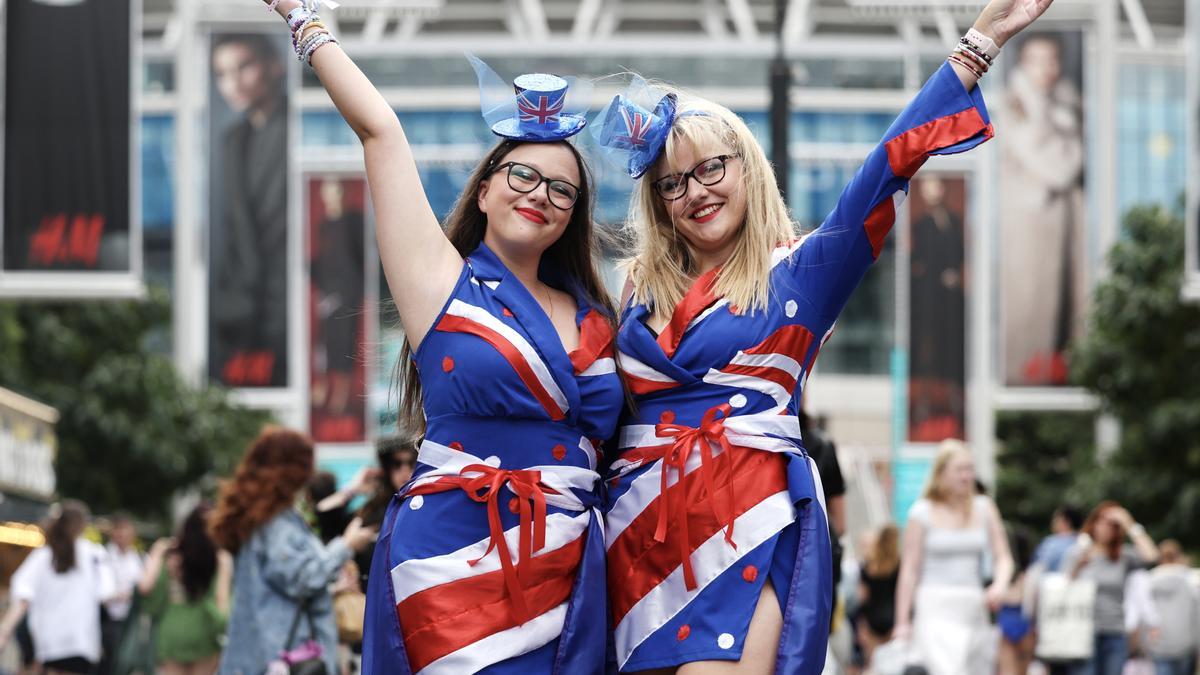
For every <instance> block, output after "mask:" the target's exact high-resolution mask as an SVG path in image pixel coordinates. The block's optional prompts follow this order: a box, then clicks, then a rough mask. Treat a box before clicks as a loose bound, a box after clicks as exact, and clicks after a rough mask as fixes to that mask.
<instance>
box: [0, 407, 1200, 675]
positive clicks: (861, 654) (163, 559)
mask: <svg viewBox="0 0 1200 675" xmlns="http://www.w3.org/2000/svg"><path fill="white" fill-rule="evenodd" d="M803 422H804V426H803V428H804V435H805V439H806V445H807V446H808V449H809V451H810V454H811V455H812V456H813V458H814V460H815V461H816V462H817V464H818V466H819V468H820V471H821V474H822V477H823V488H824V490H825V499H826V504H827V509H828V511H829V514H830V518H829V520H830V527H831V530H832V531H833V532H832V533H833V535H834V536H835V540H836V539H837V538H841V537H843V535H845V530H844V528H845V516H844V506H843V501H844V495H845V491H846V488H845V483H844V481H843V480H842V476H841V471H840V467H839V465H838V462H837V453H836V448H835V447H834V445H833V443H832V441H831V440H830V439H829V438H828V436H827V435H825V434H824V433H823V432H822V431H821V430H820V429H818V428H816V427H815V426H813V425H812V424H811V421H810V420H809V419H808V417H807V416H804V417H803ZM377 449H378V453H377V455H378V457H377V459H378V462H377V465H375V466H372V467H369V468H364V469H362V470H360V471H359V472H358V473H357V474H356V475H355V476H354V477H353V478H352V479H350V480H349V481H346V483H345V485H343V486H341V487H339V486H338V480H337V478H336V476H334V475H333V474H332V473H329V472H324V471H317V470H316V466H315V462H314V450H313V445H312V441H311V440H310V439H309V438H308V437H307V436H305V435H303V434H300V433H298V432H294V431H290V430H286V429H280V428H268V429H267V430H265V431H264V432H263V433H262V434H261V435H260V436H259V437H258V439H257V440H256V441H255V442H254V443H253V444H252V445H251V446H250V447H249V448H248V449H247V450H246V453H245V455H244V456H243V458H242V460H241V462H240V464H239V465H238V467H237V470H236V471H235V473H234V475H233V476H232V477H231V478H230V479H229V480H228V481H226V482H225V483H224V484H223V485H222V487H221V489H220V491H219V494H218V496H217V499H216V501H215V502H214V503H211V504H210V503H208V502H200V503H198V504H196V505H195V506H194V508H192V509H191V510H190V511H189V512H188V513H187V515H186V516H185V517H184V518H183V519H182V521H181V522H180V523H179V524H178V526H177V528H176V529H175V532H174V533H173V535H172V536H169V537H164V538H160V539H158V540H156V541H154V543H153V544H151V545H150V546H149V547H148V550H143V547H141V546H140V545H139V536H138V528H137V526H136V524H135V523H134V521H132V520H131V519H130V518H128V517H126V516H122V515H117V516H114V517H111V518H107V519H101V520H100V521H99V522H93V521H92V519H91V516H90V514H89V512H88V509H87V507H86V506H85V505H84V504H81V503H79V502H75V501H70V500H68V501H65V502H63V503H62V504H60V505H57V506H56V507H55V508H54V509H53V510H52V512H51V513H50V516H49V518H48V521H47V523H46V524H45V527H44V531H45V536H46V544H45V545H44V546H42V547H40V548H37V549H35V550H34V551H32V552H31V553H30V555H29V556H28V557H27V558H26V559H25V561H24V562H23V563H22V564H21V566H20V567H19V568H18V569H17V571H16V572H15V574H14V575H13V577H12V579H11V583H10V588H9V606H8V610H7V612H6V613H5V614H4V615H3V618H2V619H0V649H3V648H4V647H6V646H7V645H9V643H14V644H15V645H16V648H17V650H18V651H19V652H20V655H21V659H20V666H19V670H18V672H20V673H29V674H34V673H45V674H47V675H55V674H57V673H87V674H100V675H135V674H142V675H149V674H151V673H163V674H165V675H209V674H211V673H214V672H218V671H219V672H221V673H230V674H242V675H260V674H262V673H268V674H273V673H276V672H278V673H288V672H289V670H288V668H289V664H296V663H301V662H303V661H305V660H306V659H307V660H318V661H323V662H324V665H325V668H326V672H328V673H337V674H341V675H351V674H352V673H355V672H357V664H358V654H359V652H360V651H361V642H362V635H363V615H364V611H365V605H366V591H367V588H368V584H370V583H376V581H374V580H372V578H371V560H372V554H373V549H374V541H375V538H376V535H377V532H378V529H379V527H380V526H381V524H382V520H383V517H384V512H385V510H386V507H387V504H388V500H389V499H390V498H391V496H392V495H393V494H394V493H395V492H396V490H398V489H399V488H400V487H401V486H403V485H404V484H405V483H406V482H408V480H409V478H410V477H411V476H412V471H413V469H414V467H415V464H416V449H415V443H414V442H413V441H411V440H407V439H398V438H393V439H387V440H384V441H381V442H380V444H379V445H378V448H377ZM1035 539H1036V536H1034V535H1031V533H1027V532H1024V531H1021V530H1020V529H1017V528H1010V527H1007V526H1006V524H1005V522H1004V520H1003V518H1002V514H1001V513H1000V510H999V509H998V508H997V506H996V504H995V502H994V501H993V500H992V499H991V498H990V497H989V496H988V495H987V494H986V492H985V491H984V490H983V488H982V486H981V485H980V483H979V482H978V481H977V480H976V478H975V470H974V464H973V461H972V458H971V453H970V451H969V449H968V448H967V447H966V446H965V445H964V444H962V443H961V442H957V441H946V442H944V443H943V444H942V446H941V449H940V452H939V454H938V456H937V458H936V460H935V461H934V464H933V467H932V471H931V476H930V479H929V482H928V485H927V487H926V489H925V491H924V494H923V495H922V497H921V499H919V500H918V501H917V502H916V503H915V504H914V505H913V506H912V508H911V509H910V511H909V512H908V513H907V518H906V520H905V524H904V528H903V530H901V528H899V527H897V525H896V524H894V523H889V524H885V525H883V526H882V527H879V528H875V529H872V530H869V531H867V532H865V533H862V534H861V536H859V537H858V541H857V542H856V545H855V546H854V547H853V549H852V554H847V555H844V556H843V555H842V552H841V547H840V546H836V547H835V550H834V555H835V562H836V564H835V568H834V569H835V570H837V575H836V576H837V577H838V578H837V580H836V589H837V591H836V592H837V596H838V597H837V603H836V609H835V612H834V616H833V618H832V621H831V624H830V630H831V641H830V650H829V659H828V662H827V664H826V673H846V674H847V675H868V674H875V675H972V674H978V675H993V674H999V675H1019V674H1020V675H1024V674H1026V673H1035V674H1048V675H1057V674H1059V673H1061V674H1064V675H1196V673H1197V651H1198V649H1200V570H1197V569H1195V568H1192V567H1191V566H1190V562H1189V559H1188V556H1187V555H1185V553H1184V551H1183V549H1182V547H1181V546H1180V544H1179V543H1178V542H1177V541H1174V540H1172V539H1166V540H1163V541H1161V542H1158V543H1155V542H1154V541H1153V540H1152V539H1151V538H1150V536H1149V535H1148V534H1147V532H1146V530H1145V528H1143V527H1142V526H1141V525H1140V524H1138V523H1137V521H1136V519H1135V518H1134V517H1133V515H1132V514H1131V513H1130V512H1129V511H1128V510H1126V509H1125V508H1124V507H1122V506H1121V505H1120V504H1118V503H1116V502H1113V501H1105V502H1102V503H1100V504H1097V505H1095V506H1094V507H1093V508H1091V509H1090V512H1087V513H1086V515H1085V512H1084V511H1083V510H1081V509H1080V508H1079V507H1078V506H1075V505H1071V504H1064V505H1062V506H1061V507H1060V508H1058V509H1057V510H1056V511H1055V513H1054V515H1053V518H1052V519H1051V521H1050V523H1049V533H1048V534H1046V535H1045V536H1044V538H1042V539H1041V541H1040V543H1038V544H1037V545H1036V547H1035V546H1034V545H1033V541H1034V540H1035ZM283 654H285V655H286V658H284V659H281V658H280V657H281V655H283ZM293 667H294V665H293ZM291 672H295V671H291Z"/></svg>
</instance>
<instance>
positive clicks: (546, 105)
mask: <svg viewBox="0 0 1200 675" xmlns="http://www.w3.org/2000/svg"><path fill="white" fill-rule="evenodd" d="M566 96H567V95H566V92H564V93H562V94H559V95H558V98H556V99H554V101H553V102H551V101H550V97H549V96H545V95H542V96H538V97H537V103H536V104H534V103H533V102H531V101H530V100H529V96H528V92H525V93H522V94H521V95H520V96H518V97H517V109H518V110H519V111H520V112H521V121H522V122H532V121H534V120H537V123H538V124H546V123H548V122H557V121H558V114H559V113H561V112H562V109H563V102H564V100H565V99H566Z"/></svg>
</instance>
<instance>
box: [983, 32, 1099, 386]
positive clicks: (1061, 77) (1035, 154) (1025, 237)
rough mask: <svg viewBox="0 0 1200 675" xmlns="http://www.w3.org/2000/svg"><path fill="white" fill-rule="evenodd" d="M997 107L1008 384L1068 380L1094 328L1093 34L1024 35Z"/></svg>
mask: <svg viewBox="0 0 1200 675" xmlns="http://www.w3.org/2000/svg"><path fill="white" fill-rule="evenodd" d="M1004 51H1005V54H1006V57H1005V60H1006V62H1009V60H1010V59H1011V62H1010V63H1009V65H1008V67H1007V69H1006V75H1005V81H1004V88H1003V91H1002V92H1001V95H1000V97H999V99H998V100H996V99H994V100H996V103H995V104H993V106H994V107H993V110H994V111H995V113H996V119H995V122H996V128H997V130H998V133H997V134H996V140H997V142H998V143H999V147H1000V167H999V184H1000V194H999V200H998V202H999V208H998V211H999V232H998V235H997V237H998V240H997V243H998V246H999V248H1000V272H999V279H998V281H999V294H1000V298H999V302H1000V322H1001V332H1000V353H1001V378H1000V380H1001V382H1002V383H1003V384H1004V385H1006V386H1009V387H1031V386H1060V385H1064V384H1066V381H1067V353H1068V352H1067V350H1068V347H1069V345H1070V343H1071V342H1072V341H1073V340H1075V339H1076V338H1078V337H1080V336H1081V334H1082V331H1083V328H1084V319H1085V315H1086V310H1087V307H1086V303H1087V297H1088V290H1087V288H1088V286H1087V284H1088V274H1089V269H1088V265H1087V260H1088V254H1087V251H1088V246H1087V240H1086V239H1087V228H1086V227H1085V224H1086V222H1087V220H1086V213H1085V208H1084V204H1085V196H1084V188H1085V167H1086V165H1087V158H1086V144H1085V141H1084V124H1085V120H1084V108H1083V94H1082V92H1083V68H1082V60H1083V33H1082V32H1081V31H1078V30H1071V31H1052V32H1037V31H1029V32H1026V33H1022V34H1021V35H1020V36H1018V37H1017V38H1014V39H1013V40H1012V42H1011V43H1010V44H1008V45H1006V46H1005V49H1004Z"/></svg>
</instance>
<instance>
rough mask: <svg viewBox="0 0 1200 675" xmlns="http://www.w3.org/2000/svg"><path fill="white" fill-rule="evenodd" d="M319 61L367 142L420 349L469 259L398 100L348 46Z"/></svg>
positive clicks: (287, 0) (381, 217)
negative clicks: (426, 180)
mask: <svg viewBox="0 0 1200 675" xmlns="http://www.w3.org/2000/svg"><path fill="white" fill-rule="evenodd" d="M299 6H300V2H299V0H281V2H279V4H278V5H276V8H275V11H277V12H278V13H279V14H280V16H283V17H287V15H288V13H289V12H291V11H292V10H293V9H295V8H297V7H299ZM308 30H309V31H311V30H314V29H312V28H310V29H308ZM312 66H313V70H315V71H316V74H317V77H318V78H320V80H321V84H323V85H324V86H325V90H326V91H327V92H328V93H329V97H330V98H331V99H332V100H333V104H334V105H335V106H337V109H338V112H340V113H341V114H342V117H344V118H345V119H346V122H347V123H348V124H349V125H350V128H352V129H353V130H354V133H355V134H357V135H358V138H359V140H361V141H362V145H363V154H364V156H365V159H366V167H367V182H368V184H369V185H370V187H371V202H372V204H373V205H374V207H375V223H376V225H375V233H376V238H377V239H378V241H379V257H380V258H381V259H382V261H383V271H384V274H385V275H386V276H387V281H388V287H389V288H390V289H391V291H392V298H393V300H394V301H395V303H396V309H397V311H398V312H399V314H400V322H401V323H402V324H403V325H404V332H405V334H406V335H407V336H408V340H409V342H410V343H411V344H412V346H413V347H414V348H415V347H416V346H417V345H418V344H420V342H421V340H422V339H423V338H424V337H425V333H427V332H428V331H429V329H430V327H431V326H432V324H433V321H434V319H435V318H436V317H437V313H438V311H439V310H440V309H441V306H442V305H443V304H444V303H445V300H446V298H447V297H448V296H449V295H450V293H451V291H453V289H454V284H455V282H456V281H457V279H458V276H459V274H460V272H461V270H462V265H463V262H462V257H461V256H459V254H458V251H456V250H455V249H454V247H453V246H452V245H451V244H450V242H449V240H447V239H446V237H445V235H444V234H443V233H442V229H441V227H440V226H439V224H438V221H437V217H436V216H435V215H434V213H433V209H432V208H431V207H430V206H429V200H428V199H427V198H426V196H425V190H424V188H423V186H422V185H421V178H420V175H419V174H418V173H417V164H416V161H415V160H414V159H413V154H412V148H411V147H410V146H409V144H408V139H407V138H406V137H405V135H404V129H403V128H401V126H400V120H399V119H397V117H396V114H395V112H393V111H392V109H391V106H389V105H388V104H387V101H385V100H384V98H383V96H382V95H381V94H380V93H379V91H378V90H376V89H375V87H374V85H372V84H371V82H370V81H369V80H368V79H367V77H366V75H364V74H363V72H362V71H361V70H359V68H358V66H356V65H355V64H354V62H353V61H352V60H351V59H350V57H349V56H347V55H346V53H345V52H344V51H342V49H341V47H340V46H338V45H336V44H329V45H325V46H323V47H321V48H320V49H318V50H316V52H314V53H313V55H312Z"/></svg>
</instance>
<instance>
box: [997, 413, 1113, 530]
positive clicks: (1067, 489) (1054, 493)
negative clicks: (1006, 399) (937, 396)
mask: <svg viewBox="0 0 1200 675" xmlns="http://www.w3.org/2000/svg"><path fill="white" fill-rule="evenodd" d="M1095 420H1096V416H1095V415H1094V414H1092V413H1062V412H1025V411H1022V412H1004V413H1001V414H1000V415H998V416H997V418H996V438H997V439H998V440H999V441H1000V446H999V448H998V450H997V453H996V465H997V466H996V468H997V471H996V503H997V504H998V505H999V507H1000V512H1001V513H1002V514H1004V519H1005V520H1006V521H1008V522H1010V523H1019V524H1021V525H1023V526H1025V527H1026V528H1028V529H1029V531H1031V532H1035V533H1042V532H1045V531H1046V530H1047V528H1048V525H1049V523H1050V515H1051V514H1052V513H1054V509H1056V508H1058V507H1059V506H1060V505H1062V504H1063V503H1064V502H1067V503H1073V504H1077V505H1079V506H1080V507H1081V508H1082V507H1084V506H1086V505H1089V504H1090V503H1091V500H1092V498H1093V497H1092V494H1091V491H1090V490H1088V489H1087V488H1086V485H1087V480H1086V479H1087V477H1089V476H1091V475H1092V474H1093V473H1094V472H1095V470H1096V461H1095V456H1096V451H1095V444H1094V443H1093V442H1092V440H1093V437H1094V435H1095V434H1094V428H1095Z"/></svg>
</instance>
